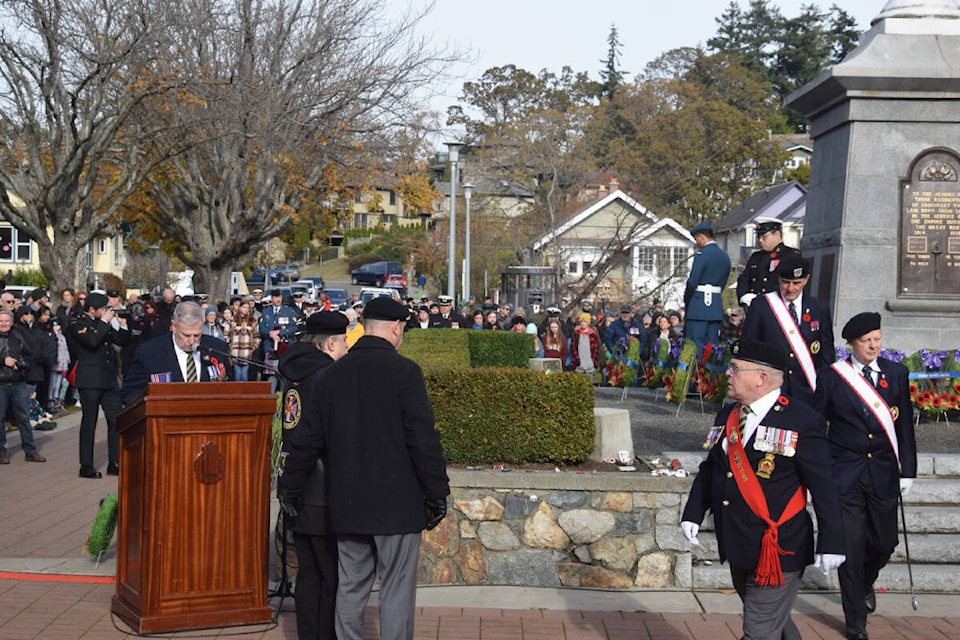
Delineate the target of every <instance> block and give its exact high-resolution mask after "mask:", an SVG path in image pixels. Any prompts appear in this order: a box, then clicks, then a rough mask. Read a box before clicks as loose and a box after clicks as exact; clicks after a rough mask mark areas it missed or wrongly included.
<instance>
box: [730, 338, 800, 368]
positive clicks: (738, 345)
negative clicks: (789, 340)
mask: <svg viewBox="0 0 960 640" xmlns="http://www.w3.org/2000/svg"><path fill="white" fill-rule="evenodd" d="M731 349H732V351H731V353H732V354H733V357H734V358H736V359H737V360H746V361H747V362H755V363H757V364H762V365H765V366H767V367H773V368H774V369H780V370H783V369H786V368H787V357H786V355H784V353H783V351H781V350H780V348H779V347H777V346H776V345H774V344H770V343H769V342H761V341H760V340H738V341H737V342H735V343H733V347H732V348H731Z"/></svg>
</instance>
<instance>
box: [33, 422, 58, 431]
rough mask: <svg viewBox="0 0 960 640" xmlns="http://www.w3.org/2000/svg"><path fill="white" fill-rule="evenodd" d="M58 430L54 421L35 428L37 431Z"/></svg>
mask: <svg viewBox="0 0 960 640" xmlns="http://www.w3.org/2000/svg"><path fill="white" fill-rule="evenodd" d="M56 428H57V423H56V422H54V421H53V420H47V421H45V422H41V423H40V424H38V425H37V426H35V427H34V430H35V431H53V430H54V429H56Z"/></svg>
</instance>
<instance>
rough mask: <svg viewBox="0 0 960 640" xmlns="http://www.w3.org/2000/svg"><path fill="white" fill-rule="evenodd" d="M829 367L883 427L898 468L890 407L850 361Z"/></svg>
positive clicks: (898, 453)
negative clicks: (848, 386)
mask: <svg viewBox="0 0 960 640" xmlns="http://www.w3.org/2000/svg"><path fill="white" fill-rule="evenodd" d="M830 366H831V367H833V369H834V371H836V372H837V373H838V374H839V375H840V377H841V378H842V379H843V381H844V382H846V383H847V384H848V385H850V388H851V389H853V392H854V393H855V394H857V396H858V397H859V398H860V399H861V400H863V403H864V404H865V405H867V408H868V409H870V411H871V412H872V413H873V416H874V417H875V418H876V419H877V421H878V422H879V423H880V425H881V426H882V427H883V432H884V433H886V434H887V440H889V441H890V446H891V447H893V455H894V456H895V457H896V458H897V467H898V468H899V467H900V445H899V443H898V442H897V432H896V430H895V429H894V425H893V416H892V415H891V414H890V407H889V406H887V403H886V402H885V401H884V399H883V398H882V397H880V394H879V393H877V390H876V389H874V388H873V385H871V384H870V383H869V382H867V379H866V378H865V377H863V375H862V374H860V373H858V372H857V370H856V369H855V368H854V366H853V365H852V364H851V363H850V361H848V360H840V361H838V362H834V363H833V364H832V365H830Z"/></svg>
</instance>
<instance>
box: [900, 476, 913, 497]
mask: <svg viewBox="0 0 960 640" xmlns="http://www.w3.org/2000/svg"><path fill="white" fill-rule="evenodd" d="M912 486H913V478H900V495H901V496H905V495H907V494H908V493H910V487H912Z"/></svg>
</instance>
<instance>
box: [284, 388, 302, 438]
mask: <svg viewBox="0 0 960 640" xmlns="http://www.w3.org/2000/svg"><path fill="white" fill-rule="evenodd" d="M302 408H303V403H302V402H301V401H300V392H299V391H297V390H296V389H289V390H288V391H287V393H286V395H284V397H283V428H284V429H296V428H297V425H299V424H300V412H301V409H302Z"/></svg>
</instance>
